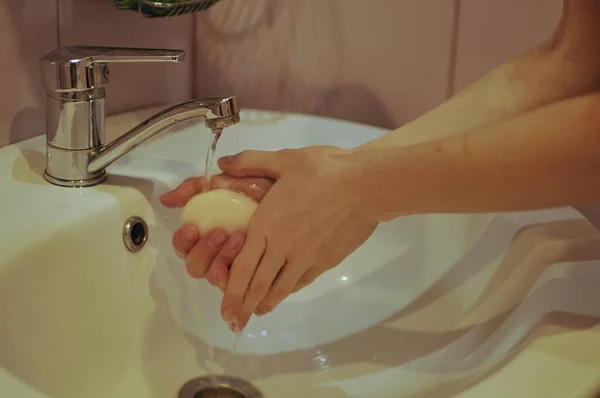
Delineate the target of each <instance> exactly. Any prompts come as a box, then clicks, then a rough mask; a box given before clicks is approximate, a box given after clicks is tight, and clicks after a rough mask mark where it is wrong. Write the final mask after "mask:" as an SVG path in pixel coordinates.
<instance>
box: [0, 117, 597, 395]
mask: <svg viewBox="0 0 600 398" xmlns="http://www.w3.org/2000/svg"><path fill="white" fill-rule="evenodd" d="M242 120H243V121H244V122H243V123H241V124H239V125H237V126H235V127H233V128H229V129H228V130H226V131H225V133H224V135H223V137H222V139H221V142H220V144H219V149H218V152H219V155H224V154H229V153H235V152H238V151H241V150H243V149H249V148H253V149H265V150H275V149H280V148H283V147H301V146H306V145H316V144H333V145H338V146H342V147H352V146H355V145H358V144H360V143H362V142H364V141H366V140H369V139H372V138H374V137H376V136H379V135H380V134H382V133H384V131H383V130H380V129H376V128H372V127H368V126H362V125H358V124H351V123H345V122H340V121H335V120H328V119H323V118H316V117H307V116H300V115H289V114H275V113H266V112H259V111H247V112H244V113H243V114H242ZM208 138H209V134H208V131H207V130H205V129H204V127H203V126H202V124H197V125H193V126H188V127H186V128H182V129H180V131H178V132H177V133H176V134H170V135H165V136H164V137H162V138H160V139H157V140H154V141H153V142H151V143H149V144H147V145H145V146H143V147H140V148H138V149H136V150H135V151H134V152H132V153H131V154H130V155H128V156H127V157H126V158H124V159H122V160H121V161H119V162H118V163H117V164H115V165H113V166H111V167H110V168H109V172H110V177H109V179H108V181H107V182H106V183H104V184H102V185H99V186H96V187H93V188H87V189H68V188H60V187H55V186H52V185H49V184H48V183H46V182H45V181H44V180H43V179H42V177H41V174H42V172H43V169H44V162H45V155H44V153H45V143H44V137H38V138H35V139H32V140H29V141H26V142H22V143H20V144H17V145H13V146H10V147H6V148H3V149H0V191H1V192H2V199H1V204H2V206H1V207H0V220H2V221H1V222H2V227H1V228H0V397H3V398H4V397H7V398H12V397H15V398H17V397H18V398H40V397H46V398H50V397H52V398H80V397H86V398H107V397H111V398H131V397H140V398H141V397H151V398H175V397H177V391H178V390H179V388H180V387H181V386H182V385H183V384H184V383H185V382H187V381H188V380H190V379H192V378H195V377H199V376H202V375H206V374H212V373H217V374H227V375H232V376H237V377H241V378H244V379H246V380H248V381H250V382H252V383H253V384H254V385H255V386H257V387H258V388H259V389H261V390H262V392H263V393H264V394H265V396H266V397H267V398H279V397H288V398H296V397H297V398H301V397H302V398H304V397H314V398H321V397H323V398H336V397H356V398H362V397H369V398H384V397H386V398H387V397H389V398H398V397H430V396H434V397H435V396H440V397H448V396H453V395H454V394H458V395H457V396H463V397H483V396H485V397H495V396H497V397H504V396H510V395H512V396H523V397H525V396H529V397H537V396H544V397H553V396H557V397H558V396H560V397H580V396H582V395H581V393H582V392H589V391H591V389H593V387H594V386H595V383H596V382H598V381H599V380H600V363H599V362H598V360H596V361H595V362H594V361H591V362H590V361H588V362H586V363H584V364H582V363H580V362H579V361H578V360H576V359H573V357H572V356H571V357H568V356H567V357H562V356H561V355H555V353H556V346H552V345H551V344H550V343H548V340H545V342H546V345H543V344H542V343H539V342H538V340H539V339H537V338H536V337H539V335H540V334H539V333H538V332H539V330H544V331H545V332H544V333H545V334H546V335H547V336H546V337H548V335H550V337H549V338H552V333H554V334H558V332H556V331H557V330H561V331H562V332H561V333H562V334H568V333H571V334H572V333H575V334H576V340H577V342H575V343H572V344H584V343H583V342H585V344H588V343H587V342H590V341H591V342H594V343H595V346H596V347H600V330H599V329H598V327H597V326H596V324H597V322H596V321H595V320H596V319H597V318H598V317H600V306H598V303H599V302H600V289H598V283H599V282H598V281H599V280H600V260H599V259H600V249H598V247H599V246H600V244H599V243H600V235H599V234H598V233H597V232H596V231H595V230H594V229H593V228H592V227H591V226H590V224H588V223H587V221H585V219H583V218H582V216H581V215H580V214H579V213H578V212H576V211H575V210H573V209H569V208H563V209H554V210H548V211H539V212H527V213H515V214H498V215H494V214H483V215H426V216H414V217H406V218H401V219H398V220H395V221H393V222H389V223H386V224H382V225H381V226H380V227H379V228H378V229H377V231H376V232H375V234H374V235H373V236H372V238H371V239H370V240H369V241H368V242H367V243H366V244H365V245H364V246H363V247H361V248H360V249H359V250H358V251H357V252H356V253H355V254H354V255H352V256H351V257H350V258H348V259H347V261H345V263H344V264H342V265H340V266H339V267H338V268H336V269H335V270H333V271H331V272H329V273H327V274H325V275H324V276H323V277H322V278H321V279H319V280H318V281H317V282H315V283H314V284H313V285H311V286H310V287H308V288H306V289H305V290H303V291H302V292H300V293H298V294H296V295H294V296H292V297H290V298H289V299H288V300H287V301H285V302H284V303H283V304H282V305H281V306H280V307H279V308H278V309H277V310H276V311H275V312H274V313H272V314H270V315H268V316H266V317H263V318H258V319H253V320H252V321H251V323H250V324H249V326H248V328H247V329H246V330H245V332H244V334H243V336H242V338H241V339H240V341H239V343H238V344H237V351H236V352H235V353H234V352H232V349H233V347H234V343H235V336H234V335H233V334H231V333H230V332H229V331H228V329H227V327H226V325H225V323H224V322H223V321H222V320H221V318H220V316H219V306H220V300H221V294H220V293H219V292H218V291H217V290H216V289H215V288H213V287H211V286H209V285H208V284H207V283H206V282H205V281H197V280H193V279H191V278H190V277H188V276H187V275H186V273H185V269H184V267H183V265H182V262H181V261H180V260H179V259H177V258H176V257H175V255H174V254H173V252H172V249H171V247H170V241H171V234H172V232H173V231H174V230H175V229H176V228H177V226H178V219H179V212H178V211H174V210H167V209H165V208H163V207H162V206H161V205H160V204H159V202H158V199H157V198H158V196H159V195H160V194H162V193H164V192H165V191H167V190H168V189H169V188H172V187H175V186H176V185H177V184H178V183H179V182H181V180H183V179H184V178H186V177H188V176H191V175H198V174H202V172H203V163H204V154H205V152H206V146H207V143H208ZM131 216H138V217H141V218H143V219H144V220H145V221H146V222H147V224H148V225H149V234H150V238H149V243H148V244H147V245H146V247H145V248H144V249H143V250H142V251H141V252H138V253H130V252H129V251H127V250H126V248H125V246H124V244H123V238H122V231H123V225H124V223H125V222H126V220H127V219H128V218H130V217H131ZM561 314H562V315H561ZM566 314H567V315H566ZM564 319H569V320H570V322H572V323H573V324H572V325H571V324H569V325H566V324H565V321H564ZM582 325H583V326H582ZM540 328H541V329H540ZM548 330H550V331H554V332H548ZM570 341H572V340H570ZM536 344H537V345H536ZM540 344H542V345H540ZM549 344H550V346H549ZM213 347H214V348H213ZM544 347H546V348H544ZM548 347H550V348H548ZM570 347H579V348H578V349H580V350H584V351H586V352H591V353H595V355H596V356H595V358H599V357H600V352H599V350H600V348H593V347H592V346H590V347H588V348H586V347H584V348H581V346H580V345H579V346H577V345H574V346H570ZM596 353H597V354H596ZM571 354H572V353H571ZM549 375H551V376H549ZM547 379H550V380H547ZM541 380H544V382H543V383H542V381H541ZM565 383H566V385H567V387H564V385H565ZM561 388H562V390H560V389H561ZM553 393H556V394H559V395H552V394H553ZM519 394H521V395H519ZM532 394H533V395H532ZM538 394H541V395H538ZM548 394H550V395H548Z"/></svg>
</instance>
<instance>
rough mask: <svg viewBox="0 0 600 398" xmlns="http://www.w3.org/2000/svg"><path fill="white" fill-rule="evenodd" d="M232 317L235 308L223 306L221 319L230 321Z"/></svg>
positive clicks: (233, 316) (232, 319)
mask: <svg viewBox="0 0 600 398" xmlns="http://www.w3.org/2000/svg"><path fill="white" fill-rule="evenodd" d="M234 318H235V310H233V309H231V308H225V309H224V310H223V319H225V321H227V322H229V323H231V322H233V321H234V320H235V319H234Z"/></svg>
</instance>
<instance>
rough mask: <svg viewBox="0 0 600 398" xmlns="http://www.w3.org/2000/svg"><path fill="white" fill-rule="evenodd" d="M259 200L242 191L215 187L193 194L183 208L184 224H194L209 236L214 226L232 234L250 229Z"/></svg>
mask: <svg viewBox="0 0 600 398" xmlns="http://www.w3.org/2000/svg"><path fill="white" fill-rule="evenodd" d="M257 207H258V203H256V202H255V201H254V200H252V199H251V198H249V197H248V196H246V195H243V194H241V193H238V192H233V191H229V190H226V189H214V190H212V191H208V192H202V193H199V194H197V195H195V196H193V197H192V198H191V199H190V200H189V201H188V202H187V204H186V205H185V206H184V207H183V211H182V212H181V224H192V225H194V226H195V227H196V228H197V229H198V232H200V235H206V234H207V233H209V232H210V231H212V230H213V229H217V228H218V229H222V230H224V231H225V232H227V233H228V234H231V233H232V232H234V231H246V230H247V229H248V224H250V219H251V218H252V215H253V214H254V212H255V211H256V208H257Z"/></svg>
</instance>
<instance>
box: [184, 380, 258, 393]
mask: <svg viewBox="0 0 600 398" xmlns="http://www.w3.org/2000/svg"><path fill="white" fill-rule="evenodd" d="M177 397H178V398H264V396H263V395H262V394H261V393H260V391H258V390H257V389H256V388H254V386H253V385H252V384H250V383H248V382H247V381H245V380H242V379H238V378H235V377H229V376H207V377H199V378H197V379H193V380H190V381H188V382H187V383H185V384H184V385H183V387H181V390H179V395H178V396H177Z"/></svg>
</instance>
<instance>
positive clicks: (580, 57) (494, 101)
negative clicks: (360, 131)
mask: <svg viewBox="0 0 600 398" xmlns="http://www.w3.org/2000/svg"><path fill="white" fill-rule="evenodd" d="M599 5H600V1H599V0H573V1H570V0H567V1H566V3H565V9H564V13H563V15H562V18H561V20H560V23H559V25H558V26H557V28H556V31H555V32H554V33H553V35H552V36H551V37H550V38H549V39H548V40H547V41H546V42H544V43H542V44H541V45H539V46H537V47H536V48H534V49H532V50H530V51H528V52H526V53H524V54H522V55H521V56H519V57H517V58H515V59H514V60H511V61H509V62H507V63H506V64H504V65H502V66H499V67H497V68H495V69H494V70H492V71H491V72H489V73H488V74H487V75H486V76H484V77H482V78H481V79H480V80H478V81H477V82H475V83H473V84H472V85H470V86H469V87H467V88H465V89H464V90H462V91H461V92H459V93H458V94H457V95H455V96H454V97H452V98H450V99H449V100H447V101H445V102H444V103H442V104H440V105H439V106H438V107H436V108H434V109H433V110H431V111H429V112H427V113H425V114H424V115H422V116H420V117H419V118H417V119H415V120H413V121H412V122H410V123H408V124H406V125H404V126H402V127H399V128H397V129H396V130H394V131H392V132H390V133H389V134H387V135H386V136H384V137H382V138H381V139H379V140H376V141H373V142H372V143H370V144H369V145H368V146H369V147H381V146H390V145H394V146H398V145H408V144H413V143H417V142H424V141H430V140H434V139H439V138H445V137H450V136H454V135H458V134H461V133H464V132H467V131H471V130H473V129H476V128H482V127H485V126H490V125H493V124H496V123H499V122H501V121H504V120H507V119H510V118H513V117H515V116H518V115H521V114H524V113H527V112H530V111H532V110H535V109H538V108H540V107H542V106H545V105H549V104H551V103H554V102H557V101H562V100H565V99H568V98H574V97H577V96H581V95H585V94H589V93H592V92H595V91H598V90H600V25H598V24H597V21H598V20H599V19H600V6H599Z"/></svg>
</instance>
